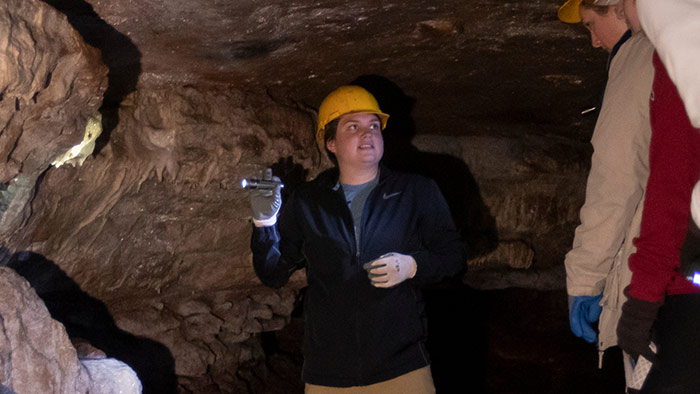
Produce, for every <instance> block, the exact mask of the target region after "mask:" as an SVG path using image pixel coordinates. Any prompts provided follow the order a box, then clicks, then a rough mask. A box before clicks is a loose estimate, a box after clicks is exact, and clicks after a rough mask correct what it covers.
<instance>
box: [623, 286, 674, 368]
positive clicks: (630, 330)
mask: <svg viewBox="0 0 700 394" xmlns="http://www.w3.org/2000/svg"><path fill="white" fill-rule="evenodd" d="M628 290H629V287H627V289H625V295H627V301H626V302H625V303H624V305H622V316H620V321H619V322H618V323H617V342H618V345H619V346H620V347H621V348H622V350H624V351H625V352H627V354H629V355H630V356H632V358H634V359H635V360H636V359H637V358H638V357H639V356H640V355H641V356H644V358H646V359H647V360H649V361H651V362H656V354H654V352H653V351H652V350H651V348H649V345H650V344H651V329H652V327H653V326H654V322H655V321H656V316H657V315H658V313H659V308H660V307H661V305H663V302H661V301H659V302H649V301H645V300H640V299H639V298H634V297H630V296H629V294H628Z"/></svg>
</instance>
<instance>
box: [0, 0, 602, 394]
mask: <svg viewBox="0 0 700 394" xmlns="http://www.w3.org/2000/svg"><path fill="white" fill-rule="evenodd" d="M558 3H559V2H558V1H555V0H538V1H524V0H523V1H517V2H511V3H503V2H495V1H491V0H479V1H475V2H458V1H456V0H443V1H440V2H438V3H435V4H432V5H426V4H425V2H423V1H417V0H415V1H404V2H371V1H366V0H358V1H354V2H352V3H348V2H339V1H331V2H324V3H318V2H299V1H293V2H289V1H286V2H282V1H276V0H268V1H264V2H257V1H256V2H254V1H250V0H243V1H235V2H222V1H214V2H212V1H205V0H193V1H180V0H178V1H169V2H163V1H158V0H128V1H127V0H114V1H101V0H88V1H84V0H46V2H45V3H41V2H38V1H34V0H21V1H20V0H7V1H5V2H3V3H2V4H0V153H1V154H0V158H1V159H0V165H1V167H0V191H2V199H1V200H0V244H1V245H5V246H6V247H7V248H8V249H9V250H10V252H12V253H13V261H14V264H13V267H14V268H15V269H16V270H17V271H18V272H19V273H21V274H22V275H23V276H24V277H25V278H27V280H28V281H29V282H30V283H31V284H32V286H33V287H34V288H35V289H36V291H37V293H38V294H39V296H41V297H42V298H43V299H44V301H45V302H46V304H47V307H48V309H49V311H50V312H51V314H52V316H53V317H54V318H55V319H57V320H59V321H61V322H62V323H63V324H64V325H65V326H66V330H67V332H68V335H69V336H70V337H71V339H73V340H74V342H75V343H79V344H83V343H85V344H87V345H86V346H88V348H90V346H92V347H94V348H95V349H99V351H102V352H104V354H105V356H108V357H112V358H116V359H118V360H121V361H123V362H125V363H126V364H128V365H129V366H130V367H131V368H133V370H134V371H135V372H136V373H137V374H138V377H139V379H141V381H142V383H143V389H144V392H147V393H148V392H175V391H176V390H180V391H182V392H212V393H216V392H264V391H265V390H266V389H267V390H269V388H265V387H264V385H263V384H262V381H263V380H264V379H262V377H264V376H265V373H266V372H265V371H266V370H267V369H269V365H265V363H264V361H265V359H266V357H267V356H268V354H269V352H268V350H266V346H268V345H269V344H266V342H265V340H264V338H265V335H266V334H265V333H267V332H269V331H274V330H279V329H281V328H283V327H285V325H286V324H287V323H288V322H289V319H290V316H291V314H292V311H293V310H294V309H295V307H296V305H297V300H298V298H299V295H300V293H301V291H300V289H301V288H302V287H303V286H304V282H305V281H304V276H303V273H299V274H297V275H296V276H294V277H293V279H292V281H291V283H290V285H289V286H287V287H285V288H284V289H282V290H271V289H267V288H264V287H262V286H261V284H260V283H259V281H258V280H257V279H256V278H255V275H254V273H253V270H252V267H251V264H250V251H249V248H248V242H249V236H250V223H249V222H248V220H249V211H248V202H247V197H246V193H245V192H244V191H242V190H241V189H240V188H239V187H238V182H239V180H240V178H241V177H244V176H246V177H247V176H254V175H256V174H257V173H258V171H260V170H261V169H263V168H264V167H265V166H268V165H270V164H272V165H273V168H274V170H275V173H276V174H277V175H280V176H281V177H282V178H283V180H284V181H285V183H286V184H287V187H286V188H285V189H284V190H285V193H290V192H292V191H293V189H294V186H295V185H296V184H298V183H299V182H301V181H303V180H305V179H309V178H311V177H313V176H314V175H316V174H317V173H318V172H320V171H321V170H323V169H324V168H326V167H327V166H329V165H330V163H329V162H328V160H327V159H326V158H325V156H324V155H323V154H322V152H321V150H320V149H319V147H317V146H316V145H315V142H314V138H313V134H314V120H315V116H316V114H315V112H314V108H315V107H316V106H317V105H318V104H319V102H320V100H321V98H322V97H323V96H324V95H325V94H326V93H327V92H328V91H329V90H330V89H332V88H333V87H334V86H336V85H338V84H344V83H349V82H351V81H352V82H353V83H357V84H360V85H363V86H365V87H367V88H368V89H369V90H370V91H372V92H373V93H374V94H375V95H376V96H377V98H378V100H379V101H380V105H381V106H382V108H383V109H384V110H385V111H386V112H389V113H390V114H391V119H390V122H389V127H388V128H387V130H386V131H385V134H384V135H385V139H386V142H387V143H386V155H385V161H386V162H387V164H389V165H391V166H393V167H395V168H398V169H404V170H410V171H415V172H420V173H423V174H425V175H428V176H430V177H432V178H434V179H436V181H437V182H438V184H439V185H440V187H441V189H442V190H443V192H444V194H445V196H446V198H447V200H448V203H449V204H450V206H451V208H452V211H453V215H454V217H455V220H456V222H457V224H458V226H459V228H460V231H461V232H462V234H463V236H464V238H465V241H466V242H467V244H468V245H469V247H470V256H471V260H470V266H471V267H472V271H477V272H479V271H481V272H485V274H484V275H481V276H471V277H469V278H466V279H465V280H467V281H468V283H469V284H470V285H472V286H474V287H479V286H486V284H485V282H488V281H492V280H494V279H492V278H493V277H494V275H495V276H496V277H497V278H496V279H495V280H497V281H500V283H506V284H507V285H510V286H513V285H515V286H531V287H536V288H542V287H544V288H552V287H556V286H563V281H562V280H561V273H560V272H561V270H559V269H560V268H561V263H562V261H563V255H564V252H565V251H566V250H567V249H568V247H569V246H570V244H571V238H572V236H573V227H574V226H575V224H576V222H577V220H578V218H577V216H578V215H577V214H578V209H579V207H580V205H581V203H582V201H583V192H584V190H583V185H584V184H585V174H586V171H587V168H588V158H589V156H590V146H589V144H588V143H587V137H588V135H589V134H590V131H591V128H592V120H593V117H582V116H581V115H580V112H581V110H583V109H586V108H589V107H591V106H594V105H597V104H598V102H597V101H598V99H599V95H598V94H599V90H598V89H597V88H598V87H599V86H600V82H601V80H602V75H603V71H604V62H605V56H604V54H603V53H602V52H601V53H598V52H593V51H591V50H590V49H587V47H588V45H589V44H588V43H587V40H586V38H585V37H584V35H583V33H582V32H581V31H580V30H577V28H576V27H571V26H567V25H564V24H562V23H560V22H558V21H557V20H556V17H555V12H556V7H557V5H558ZM47 4H48V5H47ZM49 5H50V6H53V7H55V8H56V9H57V10H59V11H60V13H59V12H56V11H55V10H53V9H52V8H51V7H49ZM62 13H64V14H65V15H67V17H65V16H63V14H62ZM73 28H75V29H76V30H73ZM83 40H84V41H83ZM86 42H87V43H88V44H89V45H87V44H86ZM91 46H93V47H95V48H98V49H99V50H100V51H101V52H98V51H96V50H95V49H94V48H92V47H91ZM105 65H106V67H105ZM107 69H108V70H109V74H106V73H107ZM103 96H104V102H103V101H102V98H103ZM100 106H101V107H100ZM98 109H99V114H101V116H102V134H101V135H100V136H99V137H98V138H97V141H95V151H94V154H93V155H91V156H88V157H87V158H85V160H84V162H82V158H81V159H80V160H79V161H78V162H77V163H76V164H80V163H81V164H82V165H81V166H75V167H74V166H71V165H63V166H61V167H59V168H54V167H51V166H50V163H52V162H53V160H54V159H55V158H56V157H58V156H59V155H61V154H63V153H65V152H66V151H67V150H68V149H69V148H71V147H72V146H75V145H76V144H78V143H80V142H81V140H83V138H84V132H85V130H86V125H87V124H88V119H90V118H91V117H94V116H97V114H98ZM506 267H511V269H507V268H506ZM512 268H515V269H516V270H513V269H512ZM490 269H498V271H495V272H496V273H495V274H494V273H492V272H491V271H489V270H490ZM540 270H544V272H546V273H545V274H542V275H541V271H540ZM513 272H515V277H513V276H510V277H507V275H508V273H513ZM549 273H552V274H549ZM504 276H506V278H505V279H504ZM486 287H488V286H486ZM83 341H84V342H83ZM80 346H83V345H80ZM268 361H269V360H268ZM268 392H269V391H268ZM281 392H284V390H282V391H281Z"/></svg>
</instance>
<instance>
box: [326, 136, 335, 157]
mask: <svg viewBox="0 0 700 394" xmlns="http://www.w3.org/2000/svg"><path fill="white" fill-rule="evenodd" d="M326 148H327V149H328V150H329V151H331V152H333V153H334V154H335V138H332V139H330V140H328V141H326Z"/></svg>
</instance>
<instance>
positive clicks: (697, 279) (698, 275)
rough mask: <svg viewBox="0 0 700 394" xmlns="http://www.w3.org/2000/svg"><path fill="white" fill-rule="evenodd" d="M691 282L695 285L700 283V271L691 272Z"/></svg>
mask: <svg viewBox="0 0 700 394" xmlns="http://www.w3.org/2000/svg"><path fill="white" fill-rule="evenodd" d="M693 283H694V284H696V285H700V272H695V273H694V274H693Z"/></svg>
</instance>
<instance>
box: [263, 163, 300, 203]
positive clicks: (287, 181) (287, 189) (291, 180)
mask: <svg viewBox="0 0 700 394" xmlns="http://www.w3.org/2000/svg"><path fill="white" fill-rule="evenodd" d="M270 168H271V169H272V174H273V175H275V176H278V177H279V178H280V180H281V181H282V183H283V184H284V189H282V199H283V200H282V201H286V199H287V198H288V197H289V195H291V193H292V191H294V189H295V188H296V187H297V186H299V185H301V184H303V183H304V182H305V180H306V176H307V175H308V173H309V171H308V170H307V169H306V168H304V166H303V165H301V164H299V163H295V162H294V159H293V158H292V157H291V156H288V157H285V158H280V159H279V160H277V161H276V162H275V163H273V164H272V165H270Z"/></svg>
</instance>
